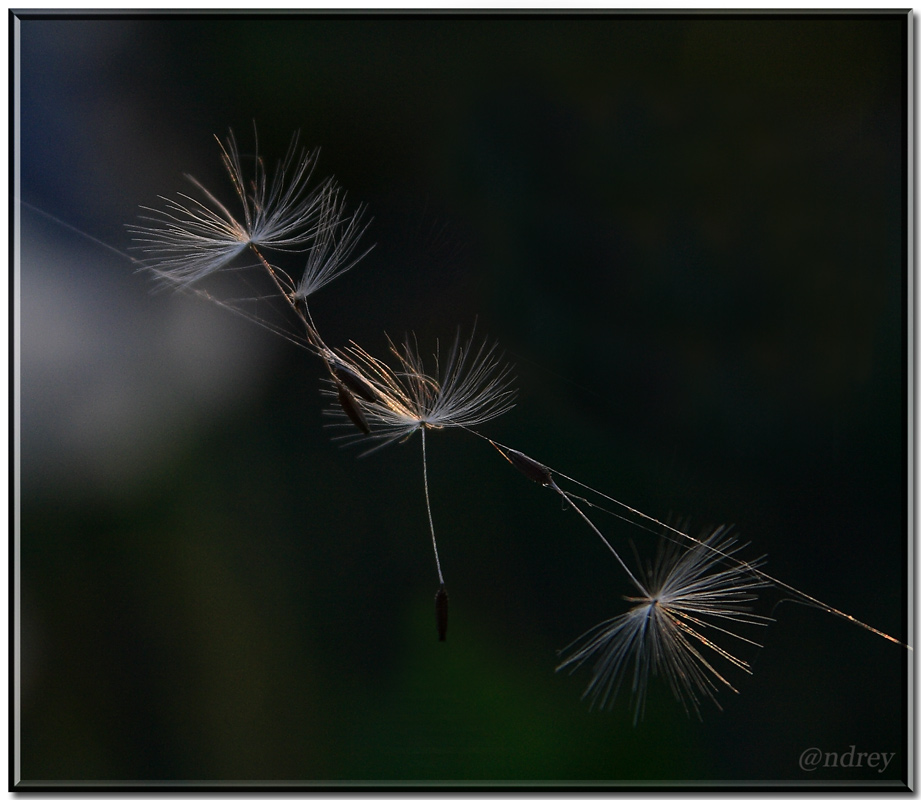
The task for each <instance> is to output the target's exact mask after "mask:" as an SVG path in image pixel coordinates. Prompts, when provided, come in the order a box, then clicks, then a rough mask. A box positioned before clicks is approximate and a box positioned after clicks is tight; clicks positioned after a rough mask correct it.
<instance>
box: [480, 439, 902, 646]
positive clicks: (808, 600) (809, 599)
mask: <svg viewBox="0 0 921 800" xmlns="http://www.w3.org/2000/svg"><path fill="white" fill-rule="evenodd" d="M464 429H465V430H466V431H468V432H469V433H472V434H474V435H475V436H478V437H479V438H481V439H483V440H485V441H487V442H489V443H490V444H491V445H493V447H496V448H497V449H498V450H499V452H500V453H501V452H502V450H503V449H505V450H510V449H511V448H510V447H508V446H507V445H504V444H500V443H499V442H494V441H493V440H492V439H490V438H489V437H488V436H484V435H483V434H481V433H478V432H477V431H475V430H473V429H472V428H466V427H465V428H464ZM506 458H508V456H506ZM535 463H536V462H535ZM540 466H542V467H543V468H544V469H546V470H547V473H548V474H550V473H551V472H552V473H554V474H556V475H559V476H560V477H561V478H565V479H566V480H568V481H572V482H573V483H574V484H576V485H577V486H581V487H582V488H583V489H587V490H588V491H590V492H593V493H594V494H597V495H598V496H599V497H602V498H604V499H605V500H608V501H610V502H611V503H614V504H616V505H618V506H620V507H621V508H623V509H624V510H626V511H628V512H630V513H632V514H635V515H636V516H638V517H640V518H641V519H645V520H647V521H648V522H651V523H652V524H654V525H657V526H659V527H661V528H663V529H664V530H667V531H669V532H671V533H673V534H675V535H676V536H680V537H681V538H683V539H686V540H688V541H690V542H693V543H694V544H695V545H699V546H701V547H704V548H706V549H707V550H710V551H711V552H713V553H714V554H716V555H717V556H719V557H720V558H721V559H724V560H726V561H729V562H731V563H733V564H735V565H737V566H739V567H743V568H745V569H748V570H749V571H751V573H752V574H753V575H755V576H757V577H758V578H760V579H761V580H764V581H767V582H768V583H770V584H772V585H773V586H775V587H777V588H778V589H781V590H783V591H785V592H787V593H788V594H790V595H792V596H793V597H796V598H799V600H800V601H801V602H803V603H805V604H806V605H810V606H812V607H813V608H817V609H819V610H820V611H825V612H827V613H828V614H831V615H833V616H836V617H839V618H840V619H843V620H846V621H847V622H850V623H852V624H853V625H856V626H858V627H859V628H863V629H864V630H866V631H869V632H870V633H874V634H876V635H877V636H879V637H881V638H883V639H885V640H886V641H888V642H892V643H893V644H897V645H900V646H902V647H904V648H905V649H906V650H911V651H914V648H913V647H912V646H911V645H910V644H906V643H905V642H902V641H899V640H898V639H896V638H895V637H894V636H890V635H889V634H888V633H884V632H883V631H881V630H879V629H878V628H874V627H873V626H872V625H868V624H867V623H866V622H862V621H861V620H859V619H857V618H856V617H853V616H851V615H850V614H848V613H846V612H844V611H841V610H840V609H838V608H835V607H834V606H831V605H829V604H828V603H824V602H822V601H821V600H819V599H818V598H815V597H813V596H812V595H810V594H807V593H806V592H804V591H802V590H800V589H797V588H795V587H793V586H791V585H790V584H789V583H785V582H784V581H782V580H780V579H778V578H775V577H773V576H772V575H768V574H767V573H766V572H764V571H762V570H760V569H758V568H757V567H755V566H753V565H752V564H750V563H748V562H746V561H742V560H741V559H738V558H735V557H734V556H732V555H729V554H728V553H725V552H723V551H722V550H720V549H719V548H716V547H713V546H712V545H709V544H707V543H706V542H702V541H701V540H700V539H697V538H696V537H694V536H691V535H690V534H687V533H685V532H684V531H681V530H678V529H677V528H674V527H672V526H671V525H668V524H666V523H664V522H662V521H661V520H658V519H656V518H655V517H651V516H649V515H648V514H644V513H643V512H642V511H640V510H639V509H636V508H633V507H632V506H629V505H627V504H626V503H624V502H621V501H620V500H617V499H615V498H613V497H611V496H610V495H606V494H604V492H599V491H598V490H597V489H593V488H592V487H591V486H589V485H588V484H585V483H582V482H581V481H578V480H576V479H575V478H572V477H570V476H569V475H565V474H563V473H562V472H559V471H558V470H551V469H550V468H549V467H544V466H543V465H540ZM545 485H546V486H548V487H549V488H551V489H553V490H554V491H555V492H557V493H558V494H559V495H560V496H561V497H562V498H563V499H564V500H565V501H566V502H567V503H569V505H570V506H571V507H572V508H574V509H575V510H576V511H577V512H578V513H579V515H580V516H581V517H582V519H584V520H585V521H586V522H587V523H588V525H589V527H591V529H592V530H593V531H595V533H596V534H597V535H598V536H600V537H601V540H602V541H603V542H604V543H605V544H606V545H607V546H608V549H610V551H611V552H612V553H614V555H615V557H616V558H617V560H618V561H619V562H620V564H621V566H622V567H623V568H624V569H625V570H626V571H627V574H628V575H630V577H631V578H632V579H633V582H634V583H637V585H639V584H638V582H637V580H636V578H635V577H634V576H633V573H631V572H630V570H629V569H627V565H626V564H624V562H623V559H622V558H621V557H620V556H619V555H618V554H617V552H616V551H615V550H614V548H613V547H611V544H610V543H609V542H608V540H607V539H605V538H604V536H603V535H602V534H601V532H600V531H599V530H598V528H596V527H595V526H594V525H593V524H592V522H591V520H589V518H588V517H587V516H585V514H584V513H582V510H581V509H580V508H579V507H578V506H577V505H576V504H575V502H574V501H573V500H572V498H571V497H570V496H569V493H568V492H565V491H563V490H562V489H560V487H559V486H557V485H556V482H555V481H553V480H552V479H551V482H550V483H549V484H545ZM577 499H580V500H582V501H583V502H585V503H586V504H587V505H589V506H591V507H592V508H597V509H598V510H599V511H604V512H605V513H607V514H612V515H613V516H615V517H617V518H618V519H622V520H624V521H625V522H628V523H630V524H631V525H635V526H637V527H639V528H641V529H643V530H649V529H648V528H644V527H643V526H642V525H640V524H639V523H638V522H636V521H635V520H631V519H628V518H627V517H622V516H620V515H619V514H617V513H615V512H613V511H611V510H610V509H607V508H603V507H602V506H599V505H595V504H594V503H591V502H589V501H587V500H585V499H584V498H577ZM650 532H652V533H655V531H650ZM641 588H642V587H641Z"/></svg>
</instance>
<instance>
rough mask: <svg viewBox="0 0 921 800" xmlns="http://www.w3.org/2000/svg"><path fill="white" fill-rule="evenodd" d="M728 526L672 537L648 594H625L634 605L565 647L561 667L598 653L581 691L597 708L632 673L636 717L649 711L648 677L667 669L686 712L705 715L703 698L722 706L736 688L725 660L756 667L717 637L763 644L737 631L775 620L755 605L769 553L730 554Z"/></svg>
mask: <svg viewBox="0 0 921 800" xmlns="http://www.w3.org/2000/svg"><path fill="white" fill-rule="evenodd" d="M726 533H727V531H726V528H719V529H717V530H716V531H715V532H714V533H713V534H711V535H710V536H709V537H708V538H707V539H705V540H704V541H703V542H702V543H699V544H696V545H693V546H691V547H690V548H687V549H682V548H681V547H679V546H676V544H675V543H674V542H673V543H672V545H673V547H672V548H671V549H670V550H662V551H660V553H659V555H658V557H657V560H656V561H655V563H654V564H653V565H652V567H651V568H650V569H649V570H648V571H647V573H648V574H647V579H646V581H645V584H643V585H641V589H642V595H641V596H640V597H631V598H627V599H628V600H630V601H631V602H632V603H634V605H633V607H632V608H631V609H630V610H629V611H627V612H625V613H624V614H621V615H619V616H617V617H614V618H613V619H609V620H607V621H605V622H602V623H601V624H600V625H597V626H595V627H594V628H592V629H591V630H589V631H588V632H587V633H585V634H583V636H581V637H580V638H579V639H577V640H576V641H575V642H573V643H572V644H571V645H570V646H569V647H568V648H566V651H564V652H567V651H568V652H570V655H568V656H567V657H566V658H565V659H564V660H563V662H562V663H561V664H560V665H559V667H557V671H560V670H564V669H567V668H571V669H576V668H578V667H579V666H581V665H582V664H583V663H585V662H587V661H590V660H593V659H594V660H595V663H594V666H593V668H592V678H591V681H590V682H589V684H588V687H587V688H586V690H585V692H584V694H583V697H587V698H590V700H591V707H592V708H594V707H595V706H598V707H600V708H603V707H606V706H610V705H611V704H613V701H614V699H615V698H616V696H617V694H618V692H619V691H620V689H621V686H622V684H623V682H624V680H625V678H627V677H628V676H629V681H630V691H631V693H632V695H633V703H634V724H635V723H636V722H637V721H638V720H639V719H640V718H642V716H643V712H644V709H645V702H646V693H647V690H648V687H649V679H650V676H658V675H661V676H662V677H664V678H665V681H666V682H667V683H668V684H669V686H670V688H671V690H672V694H673V695H674V696H675V699H676V700H677V701H678V702H679V703H681V705H682V706H683V707H684V709H685V711H686V712H687V713H689V714H690V712H691V711H693V712H694V713H695V715H697V716H698V717H699V716H700V703H701V700H702V698H705V697H708V698H710V699H711V700H712V701H713V703H714V704H715V705H716V706H717V708H720V705H719V702H718V701H717V698H716V694H717V692H718V690H719V689H720V688H725V689H729V690H730V691H733V692H735V691H736V689H735V688H734V687H733V686H732V684H731V683H730V681H729V680H728V679H727V678H726V677H724V676H723V674H722V671H721V669H723V668H724V667H725V664H726V663H728V664H729V665H731V666H733V667H735V668H737V669H739V670H741V671H743V672H746V673H749V674H750V673H751V668H750V666H749V664H748V663H747V662H746V661H744V660H743V659H741V658H739V657H738V656H735V655H733V654H732V653H731V652H729V650H727V649H726V648H725V647H724V646H723V645H721V644H719V643H717V641H716V638H719V639H721V640H722V639H728V640H735V641H736V642H744V643H747V644H750V645H755V646H757V645H756V643H755V642H753V641H752V640H751V639H749V638H747V637H746V636H744V635H742V634H741V633H739V630H740V629H741V628H742V627H743V626H745V625H766V624H767V623H768V622H769V621H770V620H769V619H768V618H767V617H762V616H759V615H757V614H754V613H752V611H751V610H750V608H749V604H750V603H751V602H752V601H753V600H754V599H755V597H756V595H755V594H754V592H755V590H757V589H759V588H762V587H764V586H765V585H767V584H766V583H765V582H764V580H763V579H762V578H761V577H760V576H759V575H758V574H757V572H756V571H755V570H757V569H758V567H759V566H760V565H761V563H762V561H763V559H758V560H756V561H753V562H748V563H742V564H739V563H736V562H731V561H725V560H724V559H726V558H735V554H736V553H738V552H739V550H740V548H739V547H738V546H737V544H736V541H735V540H734V539H732V538H728V537H727V536H726ZM714 635H715V636H716V638H714ZM715 665H718V666H719V668H718V666H715Z"/></svg>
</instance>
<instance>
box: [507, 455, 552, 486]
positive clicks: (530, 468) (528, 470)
mask: <svg viewBox="0 0 921 800" xmlns="http://www.w3.org/2000/svg"><path fill="white" fill-rule="evenodd" d="M499 452H500V453H502V455H504V456H505V457H506V458H507V459H508V460H509V462H510V463H511V464H512V466H514V467H516V468H517V469H518V470H519V472H521V473H522V474H523V475H525V476H526V477H528V478H530V479H531V480H532V481H534V482H535V483H539V484H540V485H541V486H550V484H552V483H553V476H552V475H551V474H550V470H549V469H548V468H547V467H545V466H544V465H543V464H541V463H540V462H539V461H535V460H534V459H533V458H531V457H529V456H526V455H525V454H524V453H520V452H518V451H517V450H512V449H511V448H510V447H505V448H503V449H502V450H500V451H499Z"/></svg>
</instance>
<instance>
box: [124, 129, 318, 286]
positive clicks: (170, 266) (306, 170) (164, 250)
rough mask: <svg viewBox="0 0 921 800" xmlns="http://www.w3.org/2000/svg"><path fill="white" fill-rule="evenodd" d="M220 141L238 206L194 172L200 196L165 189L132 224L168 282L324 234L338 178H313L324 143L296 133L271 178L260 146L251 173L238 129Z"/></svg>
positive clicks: (190, 279) (299, 245) (297, 246)
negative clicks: (309, 143)
mask: <svg viewBox="0 0 921 800" xmlns="http://www.w3.org/2000/svg"><path fill="white" fill-rule="evenodd" d="M218 145H219V146H220V148H221V160H222V162H223V164H224V167H225V169H226V170H227V173H228V175H229V177H230V180H231V183H232V185H233V188H234V192H235V194H236V197H237V200H238V205H239V207H240V208H239V211H237V212H232V211H231V210H230V209H229V208H228V207H227V206H226V205H225V204H223V203H222V202H221V201H220V200H218V199H217V197H216V196H215V195H214V194H213V193H212V192H211V191H209V190H208V189H206V188H205V187H204V186H203V185H202V184H201V183H199V182H198V181H197V180H196V179H195V178H193V177H191V176H189V175H187V176H186V177H187V179H188V180H189V181H190V182H191V183H192V184H193V186H195V187H196V189H197V190H198V193H199V195H200V196H199V197H194V196H192V195H191V194H185V193H179V194H177V195H176V197H175V198H166V197H162V196H161V197H160V200H162V201H163V207H162V208H153V207H144V211H145V212H146V213H145V214H142V215H141V220H142V224H137V225H130V226H128V230H129V232H130V233H131V234H132V236H133V238H134V241H135V243H136V245H137V247H138V248H139V249H141V250H142V251H143V252H144V253H145V257H146V263H147V266H148V267H149V269H150V270H151V271H152V272H153V274H154V275H155V276H157V277H158V278H159V279H160V280H162V281H164V282H166V283H171V284H176V285H179V286H187V285H189V284H191V283H194V282H196V281H199V280H201V279H202V278H204V277H205V276H207V275H210V274H211V273H213V272H215V271H217V270H218V269H220V268H221V267H223V266H225V265H227V264H229V263H230V262H232V261H233V260H234V259H236V258H237V257H238V256H239V255H240V254H241V253H243V252H244V251H245V250H247V248H250V247H253V246H259V247H263V248H267V249H272V250H301V249H305V248H307V247H308V246H309V245H310V243H311V242H312V241H313V240H314V239H315V238H316V237H317V235H318V231H319V227H318V221H319V219H320V217H321V212H322V210H323V199H324V197H325V196H326V195H327V194H328V192H329V191H330V186H331V183H332V182H331V181H329V180H327V181H323V182H321V183H320V184H319V185H317V186H316V187H313V188H311V186H310V178H311V175H312V173H313V169H314V166H315V164H316V159H317V156H318V154H319V151H318V150H313V151H310V152H308V151H306V150H302V149H301V148H299V146H298V137H297V135H295V136H294V137H293V138H292V140H291V144H290V146H289V148H288V152H287V155H286V156H285V158H284V159H283V160H282V161H281V162H280V163H279V165H278V167H277V168H276V170H275V172H274V174H273V175H272V176H271V178H270V177H269V175H268V173H267V170H266V167H265V164H264V162H263V160H262V158H261V157H259V155H258V146H257V153H256V155H255V156H254V163H255V166H254V168H253V170H252V177H251V178H247V177H246V175H245V172H244V169H243V164H242V159H241V156H240V151H239V148H238V147H237V142H236V139H235V137H234V134H233V131H230V132H229V134H228V136H227V140H226V142H221V141H220V140H219V139H218ZM144 223H149V224H144Z"/></svg>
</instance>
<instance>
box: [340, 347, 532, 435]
mask: <svg viewBox="0 0 921 800" xmlns="http://www.w3.org/2000/svg"><path fill="white" fill-rule="evenodd" d="M390 352H391V354H392V355H393V356H394V357H395V359H396V366H395V367H391V366H389V365H388V364H386V363H385V362H383V361H381V360H380V359H378V358H375V357H374V356H372V355H370V354H369V353H368V352H367V351H366V350H364V349H363V348H361V347H359V346H358V345H355V344H352V345H351V346H350V347H348V348H346V350H344V351H343V352H341V353H334V354H331V355H330V358H331V360H332V361H333V363H335V364H337V365H341V367H342V368H344V369H345V370H347V371H348V373H350V374H351V376H353V378H357V379H359V380H361V382H362V385H363V387H364V389H365V391H363V392H356V393H355V394H356V397H355V401H356V402H357V403H359V404H360V406H361V410H362V412H363V413H364V417H365V419H366V420H367V422H368V425H369V426H370V428H371V434H370V437H369V438H371V439H372V440H378V444H377V445H376V447H375V448H374V449H377V448H378V447H383V446H385V445H387V444H390V443H392V442H395V441H398V440H400V439H403V438H405V437H407V436H410V435H411V434H412V433H414V432H415V431H417V430H420V429H422V428H427V429H439V428H466V427H476V426H478V425H481V424H483V423H484V422H487V421H489V420H492V419H495V418H496V417H498V416H500V415H501V414H504V413H505V412H506V411H508V410H510V409H511V408H512V407H513V406H514V396H515V392H514V390H513V389H512V388H511V384H512V380H513V378H512V374H511V367H509V366H508V365H507V364H504V363H503V362H502V360H501V358H500V357H499V355H498V354H497V353H496V345H495V344H492V345H488V344H487V342H486V341H485V340H484V341H483V342H481V343H480V344H479V346H476V345H475V344H474V337H473V335H471V337H470V338H469V339H468V340H466V341H465V342H462V341H461V338H460V333H458V335H457V337H456V338H455V340H454V344H453V346H452V347H451V349H450V351H449V353H448V356H447V358H446V359H445V360H444V361H442V360H441V359H440V358H439V354H438V353H437V352H436V354H435V357H434V369H433V370H432V373H431V374H428V373H427V372H426V368H425V364H424V363H423V359H422V357H421V356H420V355H419V348H418V343H417V342H416V340H415V339H410V338H407V339H406V340H405V341H404V343H403V344H402V345H401V346H399V347H398V346H396V345H394V344H393V342H392V341H390ZM328 393H329V394H332V391H330V392H328ZM369 397H371V398H373V399H369ZM329 414H330V415H331V416H332V417H334V418H336V417H338V418H340V419H341V418H342V416H343V414H342V411H341V408H337V407H334V408H332V409H331V410H330V412H329ZM343 438H353V437H350V436H349V437H343Z"/></svg>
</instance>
